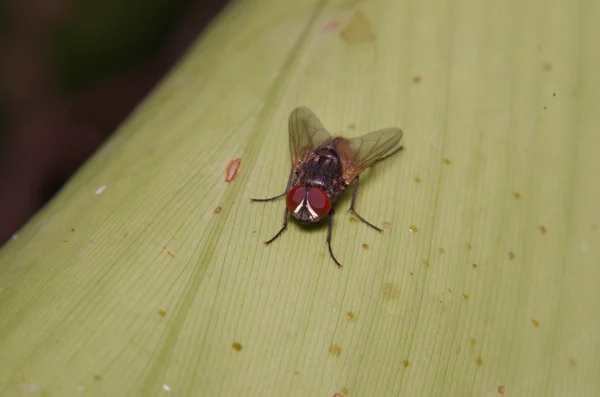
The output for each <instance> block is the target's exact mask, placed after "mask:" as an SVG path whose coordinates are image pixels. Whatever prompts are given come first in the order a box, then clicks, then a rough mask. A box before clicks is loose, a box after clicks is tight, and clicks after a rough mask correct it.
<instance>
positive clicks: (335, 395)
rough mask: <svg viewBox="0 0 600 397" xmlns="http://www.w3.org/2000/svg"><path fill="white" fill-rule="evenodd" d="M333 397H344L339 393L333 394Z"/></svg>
mask: <svg viewBox="0 0 600 397" xmlns="http://www.w3.org/2000/svg"><path fill="white" fill-rule="evenodd" d="M333 397H344V396H343V394H340V393H335V394H334V395H333Z"/></svg>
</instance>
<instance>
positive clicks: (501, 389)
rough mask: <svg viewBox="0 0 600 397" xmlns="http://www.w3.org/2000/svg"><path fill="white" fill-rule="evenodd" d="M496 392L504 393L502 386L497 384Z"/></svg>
mask: <svg viewBox="0 0 600 397" xmlns="http://www.w3.org/2000/svg"><path fill="white" fill-rule="evenodd" d="M498 393H500V394H504V386H498Z"/></svg>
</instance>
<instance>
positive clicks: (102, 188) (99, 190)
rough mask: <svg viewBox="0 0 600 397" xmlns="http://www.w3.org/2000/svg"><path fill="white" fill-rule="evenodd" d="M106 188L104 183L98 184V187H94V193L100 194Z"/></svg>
mask: <svg viewBox="0 0 600 397" xmlns="http://www.w3.org/2000/svg"><path fill="white" fill-rule="evenodd" d="M106 188H107V186H106V185H102V186H100V187H99V188H98V189H96V194H102V192H103V191H105V190H106Z"/></svg>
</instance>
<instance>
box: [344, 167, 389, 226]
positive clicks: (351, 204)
mask: <svg viewBox="0 0 600 397" xmlns="http://www.w3.org/2000/svg"><path fill="white" fill-rule="evenodd" d="M354 180H355V184H354V191H353V192H352V202H351V203H350V209H349V210H350V211H352V212H353V213H354V215H356V216H357V217H358V219H360V220H361V221H363V222H364V223H366V224H367V225H369V226H371V227H372V228H373V229H375V230H377V231H378V232H382V231H383V230H382V229H380V228H378V227H377V226H375V225H373V224H372V223H371V222H369V221H367V220H366V219H365V218H363V217H362V216H360V215H359V214H358V212H356V210H355V209H354V204H355V203H356V195H357V193H358V177H356V178H354Z"/></svg>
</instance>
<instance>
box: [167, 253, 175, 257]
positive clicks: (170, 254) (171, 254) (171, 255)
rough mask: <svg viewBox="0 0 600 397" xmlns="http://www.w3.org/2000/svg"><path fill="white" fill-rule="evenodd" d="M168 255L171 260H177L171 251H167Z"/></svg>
mask: <svg viewBox="0 0 600 397" xmlns="http://www.w3.org/2000/svg"><path fill="white" fill-rule="evenodd" d="M167 255H169V256H170V257H171V259H173V258H175V254H173V253H172V252H171V251H167Z"/></svg>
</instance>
